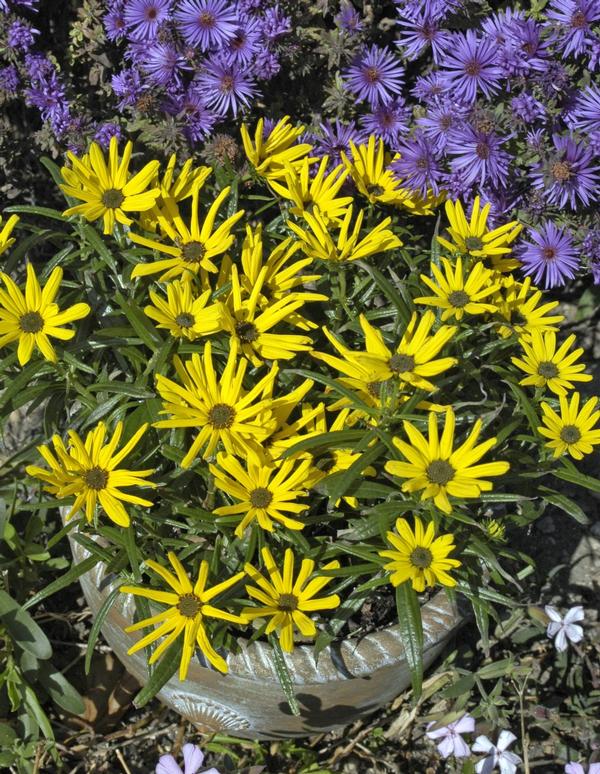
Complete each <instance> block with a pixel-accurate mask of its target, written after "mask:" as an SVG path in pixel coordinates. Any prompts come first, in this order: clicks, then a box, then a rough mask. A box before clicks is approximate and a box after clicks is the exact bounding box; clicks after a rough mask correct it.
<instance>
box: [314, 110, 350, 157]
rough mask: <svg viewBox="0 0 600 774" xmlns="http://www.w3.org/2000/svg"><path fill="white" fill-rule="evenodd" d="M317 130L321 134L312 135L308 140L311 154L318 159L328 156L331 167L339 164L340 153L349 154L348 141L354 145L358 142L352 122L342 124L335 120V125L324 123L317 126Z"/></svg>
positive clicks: (330, 122)
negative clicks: (310, 145) (311, 146)
mask: <svg viewBox="0 0 600 774" xmlns="http://www.w3.org/2000/svg"><path fill="white" fill-rule="evenodd" d="M319 128H320V130H321V133H320V134H313V135H312V136H311V137H310V140H309V141H310V142H311V143H312V145H313V152H314V153H315V154H316V155H318V156H320V157H323V156H329V158H330V160H331V164H332V165H333V166H336V165H337V164H339V163H340V162H341V160H342V157H341V154H342V152H343V153H348V152H349V150H350V141H352V142H354V143H356V142H358V140H359V136H358V130H357V128H356V124H355V123H354V121H351V122H350V123H349V124H342V123H340V121H339V120H338V119H336V121H335V123H333V122H332V121H326V122H325V123H323V124H319Z"/></svg>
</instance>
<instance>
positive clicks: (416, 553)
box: [410, 546, 433, 568]
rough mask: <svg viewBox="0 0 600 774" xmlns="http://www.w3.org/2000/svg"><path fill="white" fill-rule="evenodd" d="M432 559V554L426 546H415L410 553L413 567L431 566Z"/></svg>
mask: <svg viewBox="0 0 600 774" xmlns="http://www.w3.org/2000/svg"><path fill="white" fill-rule="evenodd" d="M432 561H433V555H432V553H431V551H430V550H429V549H428V548H423V546H417V547H416V548H415V549H413V552H412V553H411V555H410V563H411V564H412V565H413V567H420V568H427V567H431V562H432Z"/></svg>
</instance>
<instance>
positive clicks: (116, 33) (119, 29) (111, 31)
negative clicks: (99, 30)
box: [102, 8, 127, 40]
mask: <svg viewBox="0 0 600 774" xmlns="http://www.w3.org/2000/svg"><path fill="white" fill-rule="evenodd" d="M102 21H103V22H104V29H105V31H106V37H107V38H108V39H109V40H120V39H121V38H123V37H125V32H126V30H127V23H126V22H125V16H124V14H123V9H122V8H112V9H111V10H110V11H109V12H108V13H107V14H105V15H104V18H103V19H102Z"/></svg>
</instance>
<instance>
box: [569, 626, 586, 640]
mask: <svg viewBox="0 0 600 774" xmlns="http://www.w3.org/2000/svg"><path fill="white" fill-rule="evenodd" d="M565 634H566V635H567V637H568V638H569V639H570V640H571V642H580V641H581V640H582V639H583V629H582V628H581V626H578V625H577V624H567V625H566V626H565Z"/></svg>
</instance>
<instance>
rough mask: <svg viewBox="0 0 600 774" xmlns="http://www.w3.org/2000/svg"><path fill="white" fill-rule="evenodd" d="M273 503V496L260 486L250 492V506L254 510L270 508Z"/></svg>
mask: <svg viewBox="0 0 600 774" xmlns="http://www.w3.org/2000/svg"><path fill="white" fill-rule="evenodd" d="M272 502H273V495H272V494H271V492H269V490H268V489H267V488H266V487H264V486H259V487H257V488H256V489H253V490H252V491H251V492H250V505H252V506H253V507H254V508H268V507H269V505H271V503H272Z"/></svg>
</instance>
